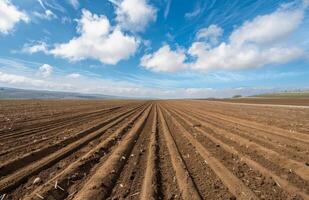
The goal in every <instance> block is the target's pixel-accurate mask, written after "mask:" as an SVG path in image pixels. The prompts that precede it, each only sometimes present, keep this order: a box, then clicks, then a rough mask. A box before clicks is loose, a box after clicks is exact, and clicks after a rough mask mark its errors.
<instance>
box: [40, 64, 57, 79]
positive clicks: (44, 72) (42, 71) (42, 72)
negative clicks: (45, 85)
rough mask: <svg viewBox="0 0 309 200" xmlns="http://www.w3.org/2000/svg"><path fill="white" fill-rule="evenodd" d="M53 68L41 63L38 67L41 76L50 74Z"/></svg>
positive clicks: (44, 76) (45, 76)
mask: <svg viewBox="0 0 309 200" xmlns="http://www.w3.org/2000/svg"><path fill="white" fill-rule="evenodd" d="M53 71H54V68H53V67H52V66H50V65H49V64H43V65H42V66H41V67H40V68H39V74H40V75H42V77H43V78H47V77H49V76H51V75H52V73H53Z"/></svg>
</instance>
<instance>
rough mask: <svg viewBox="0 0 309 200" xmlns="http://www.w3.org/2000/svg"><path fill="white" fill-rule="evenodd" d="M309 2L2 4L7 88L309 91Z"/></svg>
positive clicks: (0, 81)
mask: <svg viewBox="0 0 309 200" xmlns="http://www.w3.org/2000/svg"><path fill="white" fill-rule="evenodd" d="M308 5H309V1H308V0H286V1H283V0H281V1H280V0H268V1H253V0H246V1H243V0H233V1H232V0H230V1H229V0H228V1H223V0H190V1H188V0H177V1H176V0H105V1H102V0H83V1H81V0H61V1H60V0H0V44H1V45H0V86H8V87H17V88H26V89H44V90H55V91H75V92H84V93H101V94H108V95H118V96H130V97H157V98H188V97H194V98H196V97H199V98H200V97H227V96H232V95H235V94H243V95H252V94H257V93H264V92H272V91H281V90H293V89H308V86H309V85H308V83H309V82H308V80H307V79H308V77H309V67H308V63H309V54H308V50H309V37H308V35H309V12H308Z"/></svg>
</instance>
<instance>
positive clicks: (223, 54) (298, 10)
mask: <svg viewBox="0 0 309 200" xmlns="http://www.w3.org/2000/svg"><path fill="white" fill-rule="evenodd" d="M305 9H306V6H304V5H301V6H298V7H297V6H296V7H295V6H287V5H286V6H284V7H280V8H279V9H278V10H276V11H275V12H273V13H270V14H267V15H262V16H257V17H255V18H254V19H253V20H251V21H246V22H244V23H243V24H242V25H241V26H239V27H237V28H236V29H235V30H234V31H232V33H231V34H230V36H229V37H228V39H227V41H226V42H221V43H219V42H218V37H219V36H221V35H222V33H223V30H222V29H221V28H220V27H218V26H216V25H211V26H209V27H207V28H203V29H201V30H199V31H198V32H197V34H196V41H194V42H193V43H192V44H191V46H190V48H189V49H188V50H187V52H186V53H187V54H184V53H183V54H182V56H183V57H182V59H181V61H182V62H181V63H174V66H173V67H172V69H173V70H170V71H176V70H183V69H191V70H196V71H209V70H214V69H216V70H218V69H224V70H235V69H236V70H239V69H249V68H257V67H262V66H265V65H269V64H284V63H288V62H290V61H293V60H296V59H299V58H302V57H303V56H304V51H303V49H301V48H300V45H298V46H297V44H294V45H291V44H287V43H286V41H287V38H288V37H289V36H290V35H291V34H292V33H293V32H294V31H296V29H297V28H298V27H299V26H300V25H301V23H302V20H303V18H304V12H305ZM159 51H160V50H158V51H157V52H155V53H154V54H153V55H157V56H156V57H155V58H156V59H155V60H160V59H159V58H158V57H159V56H160V57H166V56H167V55H163V54H164V53H165V54H168V53H169V51H165V52H160V54H159V53H158V52H159ZM147 56H148V57H149V55H146V58H147ZM150 58H152V57H150ZM185 60H190V63H187V64H185V62H184V61H185ZM178 61H180V60H178ZM141 65H142V66H144V67H146V68H150V67H149V66H148V67H147V65H145V64H144V61H143V59H142V62H141ZM168 66H170V65H168ZM165 68H166V65H165V64H164V63H162V62H156V64H155V65H154V64H153V65H152V67H151V68H150V69H151V70H153V71H163V70H162V69H165ZM167 71H169V70H167Z"/></svg>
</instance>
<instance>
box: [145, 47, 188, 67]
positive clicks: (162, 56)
mask: <svg viewBox="0 0 309 200" xmlns="http://www.w3.org/2000/svg"><path fill="white" fill-rule="evenodd" d="M185 60H186V55H185V52H184V50H182V49H176V50H175V51H173V50H171V48H170V46H169V45H164V46H162V47H161V48H160V49H159V50H158V51H156V52H155V53H153V54H147V55H144V56H143V57H142V58H141V65H142V66H143V67H145V68H146V69H149V70H152V71H156V72H160V71H161V72H174V71H177V70H181V69H185V68H186V64H185V63H184V62H185Z"/></svg>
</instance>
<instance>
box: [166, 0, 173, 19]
mask: <svg viewBox="0 0 309 200" xmlns="http://www.w3.org/2000/svg"><path fill="white" fill-rule="evenodd" d="M171 4H172V0H166V7H165V10H164V18H165V19H166V18H167V16H168V14H169V13H170V8H171Z"/></svg>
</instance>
